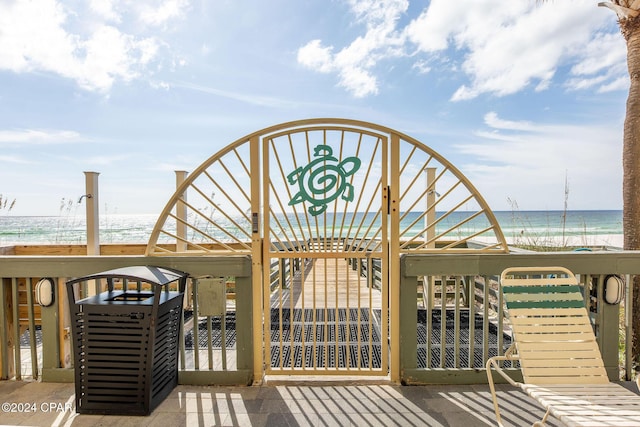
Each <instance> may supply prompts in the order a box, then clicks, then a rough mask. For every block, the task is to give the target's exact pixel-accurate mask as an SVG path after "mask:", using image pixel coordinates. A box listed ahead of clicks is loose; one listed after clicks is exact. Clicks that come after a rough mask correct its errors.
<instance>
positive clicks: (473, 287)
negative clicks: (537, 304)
mask: <svg viewBox="0 0 640 427" xmlns="http://www.w3.org/2000/svg"><path fill="white" fill-rule="evenodd" d="M5 253H6V252H5ZM13 253H15V252H13ZM364 261H368V260H364ZM299 262H301V260H297V259H287V260H283V261H280V262H276V263H274V264H273V265H271V266H270V268H271V270H270V271H271V276H270V277H271V280H272V282H273V283H274V284H275V285H274V286H279V280H283V279H282V278H283V277H285V278H286V277H292V274H290V272H289V270H290V269H294V272H295V270H296V269H297V268H299V264H298V263H299ZM129 265H159V266H166V267H172V268H175V269H178V270H182V271H186V272H188V273H190V274H191V276H193V277H201V276H214V277H222V278H226V277H232V278H234V280H235V285H234V293H235V299H232V300H228V302H227V304H230V307H231V306H232V307H233V308H232V311H233V312H234V314H235V317H234V319H232V320H233V321H234V322H235V325H234V328H235V330H234V331H233V334H234V338H233V340H232V341H233V342H232V343H230V345H228V346H227V343H225V344H224V345H225V346H227V347H226V348H225V351H224V353H225V356H224V357H225V360H226V361H227V362H229V363H224V364H223V363H220V358H221V357H222V348H221V347H220V346H213V347H211V346H208V347H206V348H204V349H203V350H202V351H201V352H200V353H198V356H196V353H195V352H196V351H199V350H196V349H198V348H199V347H198V345H197V344H196V343H192V344H193V345H192V346H191V347H189V346H187V347H186V348H184V349H183V350H182V353H181V358H182V360H183V361H184V363H183V364H182V365H181V367H180V373H179V380H180V382H182V383H190V384H204V383H217V384H246V383H249V382H251V379H252V376H253V369H254V358H253V349H254V345H253V339H254V334H253V321H252V319H253V315H254V306H253V301H254V298H253V293H254V292H262V290H261V289H260V290H257V289H254V288H253V285H252V280H251V278H252V262H251V259H250V257H248V256H244V255H239V256H194V257H191V256H169V257H145V256H142V255H127V254H123V255H106V256H105V255H103V256H83V255H55V256H51V255H48V256H40V255H34V254H28V255H24V254H15V255H0V280H1V284H2V285H1V286H0V302H1V303H0V377H1V378H2V379H8V378H16V379H21V378H25V377H38V376H40V377H41V378H42V380H44V381H71V380H72V379H73V370H72V366H71V360H70V356H69V355H70V349H69V346H70V343H71V341H70V340H71V337H70V331H69V330H68V329H67V328H68V325H67V323H68V322H67V321H66V320H65V319H66V318H67V317H68V307H67V306H66V305H65V301H66V295H65V294H64V292H65V287H64V283H65V281H66V280H68V279H70V278H75V277H81V276H84V275H88V274H91V273H95V272H99V271H106V270H110V269H113V268H117V267H124V266H129ZM352 265H353V266H355V267H356V268H361V272H362V274H364V275H365V276H366V277H367V278H368V279H369V280H371V283H372V286H375V283H376V281H377V280H374V278H375V277H378V276H377V275H379V271H380V270H379V269H378V270H376V268H375V263H374V262H372V263H371V266H369V265H367V263H366V262H365V263H364V264H362V263H358V262H355V263H353V264H352ZM400 265H401V271H400V277H395V278H394V277H391V278H390V280H389V283H390V286H392V287H394V286H400V310H399V313H395V315H396V316H398V319H399V323H400V328H401V333H400V336H401V337H402V340H401V343H400V359H401V360H400V365H401V369H402V373H403V374H402V375H403V381H404V382H407V383H453V382H458V383H472V382H484V381H486V377H485V376H484V362H485V361H486V358H487V357H489V356H490V355H493V354H495V353H498V354H499V353H501V352H503V351H504V349H505V348H506V346H507V344H508V342H509V339H510V331H509V325H508V322H506V321H505V316H504V314H505V313H504V312H503V309H502V296H501V292H500V287H499V283H498V280H497V277H498V275H499V274H500V272H501V271H502V270H503V269H504V268H507V267H511V266H556V265H557V266H563V267H566V268H569V269H570V270H571V271H573V272H574V273H575V274H577V275H579V277H580V280H581V283H582V284H583V286H584V295H585V304H586V305H587V306H588V307H589V309H590V310H591V313H592V318H593V324H594V328H595V331H596V334H597V337H598V340H599V344H600V348H601V351H602V354H603V358H604V360H605V364H606V367H607V370H608V373H609V375H610V376H611V378H613V379H618V378H622V379H630V378H631V376H632V374H633V372H632V369H631V367H632V360H631V356H630V349H629V347H630V346H625V343H626V342H630V336H631V335H630V334H631V328H630V320H631V318H632V315H633V313H632V312H631V307H630V305H628V304H625V302H626V301H630V300H631V298H632V293H633V290H632V289H631V287H629V286H627V287H626V295H625V301H623V303H622V304H618V305H611V304H607V303H605V302H604V288H603V282H604V278H605V277H607V275H610V274H617V275H620V276H621V277H623V278H624V279H625V281H626V283H630V280H631V278H632V275H637V274H640V252H628V251H619V252H563V253H511V254H446V255H438V254H420V255H408V254H407V255H403V256H402V259H401V263H400ZM372 271H373V272H374V273H372ZM376 271H377V272H378V273H375V272H376ZM43 277H52V278H54V282H55V286H54V299H55V303H54V304H53V305H52V306H50V307H40V306H38V305H37V304H36V303H35V302H34V301H35V299H33V298H32V301H31V303H29V301H28V296H29V295H31V296H32V297H33V290H32V289H33V288H31V291H28V289H29V285H28V284H30V285H31V286H33V285H35V283H37V281H38V280H39V279H40V278H43ZM23 287H24V292H23V293H21V290H22V288H23ZM189 292H193V287H192V288H191V290H190V291H189ZM20 295H23V296H24V298H22V299H25V301H22V304H21V297H20ZM196 304H197V302H196ZM16 306H18V307H19V310H17V311H16V310H14V307H16ZM29 307H34V308H35V307H37V308H39V309H40V319H41V320H39V318H38V314H37V310H36V309H30V308H29ZM189 309H190V310H193V312H194V313H196V310H197V307H193V306H191V307H189ZM230 311H231V309H230ZM391 315H392V316H393V315H394V313H391ZM25 316H26V317H25ZM620 319H623V322H622V323H623V325H622V330H620ZM225 320H226V318H225ZM391 320H392V322H393V321H396V320H394V319H393V318H392V319H391ZM221 321H222V319H220V318H216V317H215V316H213V317H211V316H210V317H202V318H199V319H198V322H195V321H192V322H191V323H190V324H189V319H188V318H186V325H187V330H185V333H186V334H189V332H191V337H192V338H191V339H192V340H193V339H194V336H196V335H198V333H195V331H194V330H193V329H190V330H189V329H188V328H189V327H191V328H201V329H200V330H199V331H200V332H199V333H200V336H201V337H204V336H206V335H207V334H208V333H209V330H210V326H209V325H211V323H212V322H213V323H214V324H215V322H221ZM65 322H67V323H65ZM465 328H467V330H472V331H474V334H472V335H473V337H474V338H476V337H477V338H476V339H474V340H470V339H469V337H470V334H468V333H467V335H466V337H467V339H466V340H465V339H464V338H465ZM26 330H28V331H29V333H25V331H26ZM32 330H34V331H35V332H37V333H35V334H31V333H30V332H31V331H32ZM620 332H622V335H621V337H623V338H619V333H620ZM230 334H231V332H230ZM413 337H415V339H413ZM21 340H22V344H20V345H19V344H18V342H19V341H21ZM225 341H228V340H225ZM619 344H620V345H619ZM621 349H622V350H621ZM441 355H442V356H443V357H440V356H441ZM470 355H471V360H470ZM447 356H450V357H449V359H450V360H447ZM619 357H621V359H620V360H621V362H620V363H619ZM195 359H199V360H195ZM195 361H197V362H198V363H197V364H195V363H192V362H195ZM469 362H471V363H469ZM38 373H40V375H38ZM517 374H518V372H517V370H515V369H514V370H513V375H515V376H517Z"/></svg>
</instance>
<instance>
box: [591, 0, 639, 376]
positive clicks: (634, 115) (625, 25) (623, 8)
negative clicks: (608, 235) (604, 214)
mask: <svg viewBox="0 0 640 427" xmlns="http://www.w3.org/2000/svg"><path fill="white" fill-rule="evenodd" d="M598 6H603V7H608V8H609V9H612V10H613V11H614V12H615V13H616V14H617V15H618V24H619V25H620V31H621V32H622V35H623V37H624V39H625V41H626V42H627V67H628V69H629V79H630V81H631V84H630V86H629V95H628V97H627V112H626V116H625V119H624V135H623V145H622V174H623V180H622V203H623V210H622V229H623V233H624V249H625V250H637V249H640V169H639V168H640V18H638V15H640V0H609V1H607V2H600V3H598ZM633 291H634V292H633V302H632V307H633V312H634V313H636V315H635V316H634V317H633V321H632V329H633V347H632V348H633V360H634V362H635V365H636V367H637V366H638V365H639V364H640V316H639V314H640V276H635V278H634V280H633Z"/></svg>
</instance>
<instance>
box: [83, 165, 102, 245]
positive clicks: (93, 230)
mask: <svg viewBox="0 0 640 427" xmlns="http://www.w3.org/2000/svg"><path fill="white" fill-rule="evenodd" d="M98 175H99V173H98V172H85V173H84V176H85V194H84V196H83V197H84V198H86V200H85V203H86V207H87V219H86V222H87V255H100V213H99V207H100V204H99V197H98V192H99V191H98ZM83 197H81V198H80V200H82V198H83Z"/></svg>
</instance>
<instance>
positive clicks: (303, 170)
mask: <svg viewBox="0 0 640 427" xmlns="http://www.w3.org/2000/svg"><path fill="white" fill-rule="evenodd" d="M313 156H314V157H315V159H313V160H312V161H311V162H310V163H309V164H308V165H306V166H304V167H302V166H301V167H299V168H297V169H296V170H294V171H293V172H291V173H290V174H289V175H287V180H288V181H289V184H290V185H294V184H298V187H299V189H300V190H299V191H298V192H297V193H296V194H295V195H294V196H293V198H292V199H291V200H290V201H289V206H293V205H295V204H298V203H301V202H309V203H311V206H309V209H308V212H309V213H310V214H311V215H312V216H317V215H320V214H321V213H322V212H324V211H325V210H326V209H327V205H328V204H329V203H331V202H332V201H334V200H336V199H337V198H338V197H341V198H342V200H345V201H347V202H351V201H352V200H353V185H351V184H350V183H349V182H347V178H348V177H349V176H351V175H353V174H354V173H356V172H357V171H358V169H360V159H359V158H357V157H347V158H345V159H344V160H342V161H338V159H337V158H335V157H334V156H333V149H332V148H331V147H330V146H328V145H324V144H320V145H317V146H316V147H315V148H314V149H313Z"/></svg>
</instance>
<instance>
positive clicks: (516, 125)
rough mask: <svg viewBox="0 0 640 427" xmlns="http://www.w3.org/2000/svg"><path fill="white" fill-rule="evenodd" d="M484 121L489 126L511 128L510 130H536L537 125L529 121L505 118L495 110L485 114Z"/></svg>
mask: <svg viewBox="0 0 640 427" xmlns="http://www.w3.org/2000/svg"><path fill="white" fill-rule="evenodd" d="M484 122H485V123H486V125H487V126H489V127H492V128H495V129H509V130H526V131H531V130H535V127H534V126H533V125H532V124H531V123H530V122H527V121H511V120H503V119H501V118H499V117H498V115H497V114H496V113H495V112H494V111H490V112H488V113H487V114H485V116H484Z"/></svg>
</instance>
